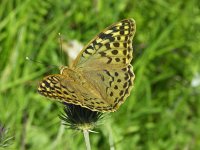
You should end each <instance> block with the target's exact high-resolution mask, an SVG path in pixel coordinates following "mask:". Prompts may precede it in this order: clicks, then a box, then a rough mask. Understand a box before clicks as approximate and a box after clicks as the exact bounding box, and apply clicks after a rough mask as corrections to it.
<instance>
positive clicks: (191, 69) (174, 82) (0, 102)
mask: <svg viewBox="0 0 200 150" xmlns="http://www.w3.org/2000/svg"><path fill="white" fill-rule="evenodd" d="M199 4H200V3H199V2H198V0H186V1H172V0H168V1H164V0H157V1H155V0H150V1H131V0H124V1H115V0H111V1H106V0H99V1H98V0H93V1H82V0H75V1H71V0H57V1H53V0H46V1H41V0H34V1H33V0H9V1H8V0H7V1H6V0H1V1H0V68H1V69H0V122H3V123H4V122H6V125H8V126H9V128H10V129H11V130H12V131H13V134H14V137H15V140H14V142H13V144H12V145H11V146H10V148H13V149H24V148H26V149H33V150H34V149H43V150H51V149H83V148H85V145H84V140H83V135H82V133H74V132H75V131H72V130H69V129H64V128H63V126H61V123H60V121H59V117H58V114H59V112H60V106H58V105H57V104H55V103H52V102H50V101H48V100H47V99H46V98H44V97H41V96H40V95H39V94H38V93H37V92H36V91H37V83H38V81H39V80H40V79H41V78H42V77H44V76H45V75H46V74H51V73H53V72H54V73H58V72H59V70H58V69H55V68H54V69H52V68H51V69H49V67H47V66H45V65H44V64H36V63H32V62H27V61H26V60H25V58H26V56H29V57H31V58H33V59H35V60H39V61H42V62H47V63H48V64H49V65H51V64H57V65H58V64H60V62H61V61H60V58H61V56H60V53H59V43H58V33H61V34H62V37H63V38H64V40H65V41H69V40H72V39H76V40H79V41H81V42H83V43H84V44H86V43H87V42H88V41H89V40H90V39H92V38H93V37H94V36H95V35H96V34H97V33H98V32H100V31H101V30H102V29H104V28H105V27H107V26H108V25H110V24H112V23H114V22H117V21H119V20H121V19H124V18H134V19H135V20H136V23H137V32H136V36H135V38H134V60H133V66H134V72H135V75H136V79H135V86H134V89H133V90H132V93H131V96H130V97H129V98H128V100H127V101H126V102H125V103H124V104H123V105H122V106H121V107H120V109H119V110H118V111H117V112H115V113H112V114H111V116H110V117H108V118H106V119H105V120H103V121H102V125H100V126H99V127H100V128H99V129H96V131H98V132H99V133H98V134H93V133H91V143H92V149H109V147H110V146H109V143H112V141H113V143H114V146H115V147H116V149H119V150H121V149H122V150H125V149H150V150H156V149H158V150H160V149H171V150H175V149H191V150H193V149H194V150H195V149H200V128H199V125H200V109H199V106H200V101H199V100H200V98H199V97H200V92H199V91H200V83H199V82H200V59H199V56H200V44H199V41H200V28H199V26H200V6H199ZM109 141H110V142H109Z"/></svg>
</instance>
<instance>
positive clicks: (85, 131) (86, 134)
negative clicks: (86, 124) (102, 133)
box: [83, 130, 91, 150]
mask: <svg viewBox="0 0 200 150" xmlns="http://www.w3.org/2000/svg"><path fill="white" fill-rule="evenodd" d="M83 134H84V139H85V145H86V149H87V150H91V146H90V136H89V132H88V130H83Z"/></svg>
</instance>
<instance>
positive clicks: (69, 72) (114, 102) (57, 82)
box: [38, 19, 136, 112]
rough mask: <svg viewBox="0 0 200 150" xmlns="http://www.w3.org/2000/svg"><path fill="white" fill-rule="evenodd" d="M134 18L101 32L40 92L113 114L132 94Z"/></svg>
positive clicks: (44, 83)
mask: <svg viewBox="0 0 200 150" xmlns="http://www.w3.org/2000/svg"><path fill="white" fill-rule="evenodd" d="M135 31H136V24H135V21H134V20H133V19H124V20H121V21H119V22H117V23H115V24H113V25H111V26H109V27H107V28H106V29H104V30H103V31H102V32H101V33H99V34H98V35H97V36H96V37H95V38H93V39H92V40H91V41H90V42H89V43H88V44H87V45H86V46H85V47H84V48H83V50H82V51H81V52H80V53H79V54H78V56H77V57H76V59H75V61H74V62H73V63H72V64H71V65H70V66H69V67H67V66H63V67H61V69H60V74H52V75H49V76H46V77H44V78H43V79H42V81H41V82H40V83H39V85H38V92H39V93H40V94H41V95H43V96H45V97H48V98H53V99H57V100H58V101H60V102H64V103H70V104H74V105H80V106H81V107H85V108H88V109H90V110H92V111H99V112H113V111H116V110H117V109H118V108H119V106H120V105H121V104H122V103H124V101H125V100H126V99H127V97H128V96H129V95H130V91H131V89H132V87H133V80H134V78H135V75H134V73H133V69H132V65H131V64H130V63H131V60H132V57H133V56H132V55H133V54H132V53H133V48H132V40H133V37H134V34H135Z"/></svg>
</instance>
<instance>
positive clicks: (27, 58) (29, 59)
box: [26, 56, 59, 68]
mask: <svg viewBox="0 0 200 150" xmlns="http://www.w3.org/2000/svg"><path fill="white" fill-rule="evenodd" d="M26 60H28V61H32V62H35V63H39V64H44V65H46V66H51V67H56V68H59V66H57V65H49V64H47V63H44V62H41V61H37V60H34V59H31V58H29V57H27V56H26Z"/></svg>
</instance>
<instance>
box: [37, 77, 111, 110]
mask: <svg viewBox="0 0 200 150" xmlns="http://www.w3.org/2000/svg"><path fill="white" fill-rule="evenodd" d="M38 92H39V93H40V94H41V95H43V96H45V97H49V98H53V99H57V100H58V101H60V102H66V103H71V104H75V105H80V106H82V107H86V108H88V109H90V110H93V111H101V112H105V111H111V110H112V107H111V106H110V105H109V104H108V103H106V101H104V100H103V99H102V98H101V96H100V95H98V93H95V92H96V91H95V89H93V88H91V87H90V85H87V83H85V85H83V84H81V81H72V80H69V79H66V77H65V76H63V75H60V74H54V75H50V76H47V77H45V78H44V79H43V80H42V81H41V82H40V83H39V86H38ZM99 106H101V107H99Z"/></svg>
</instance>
